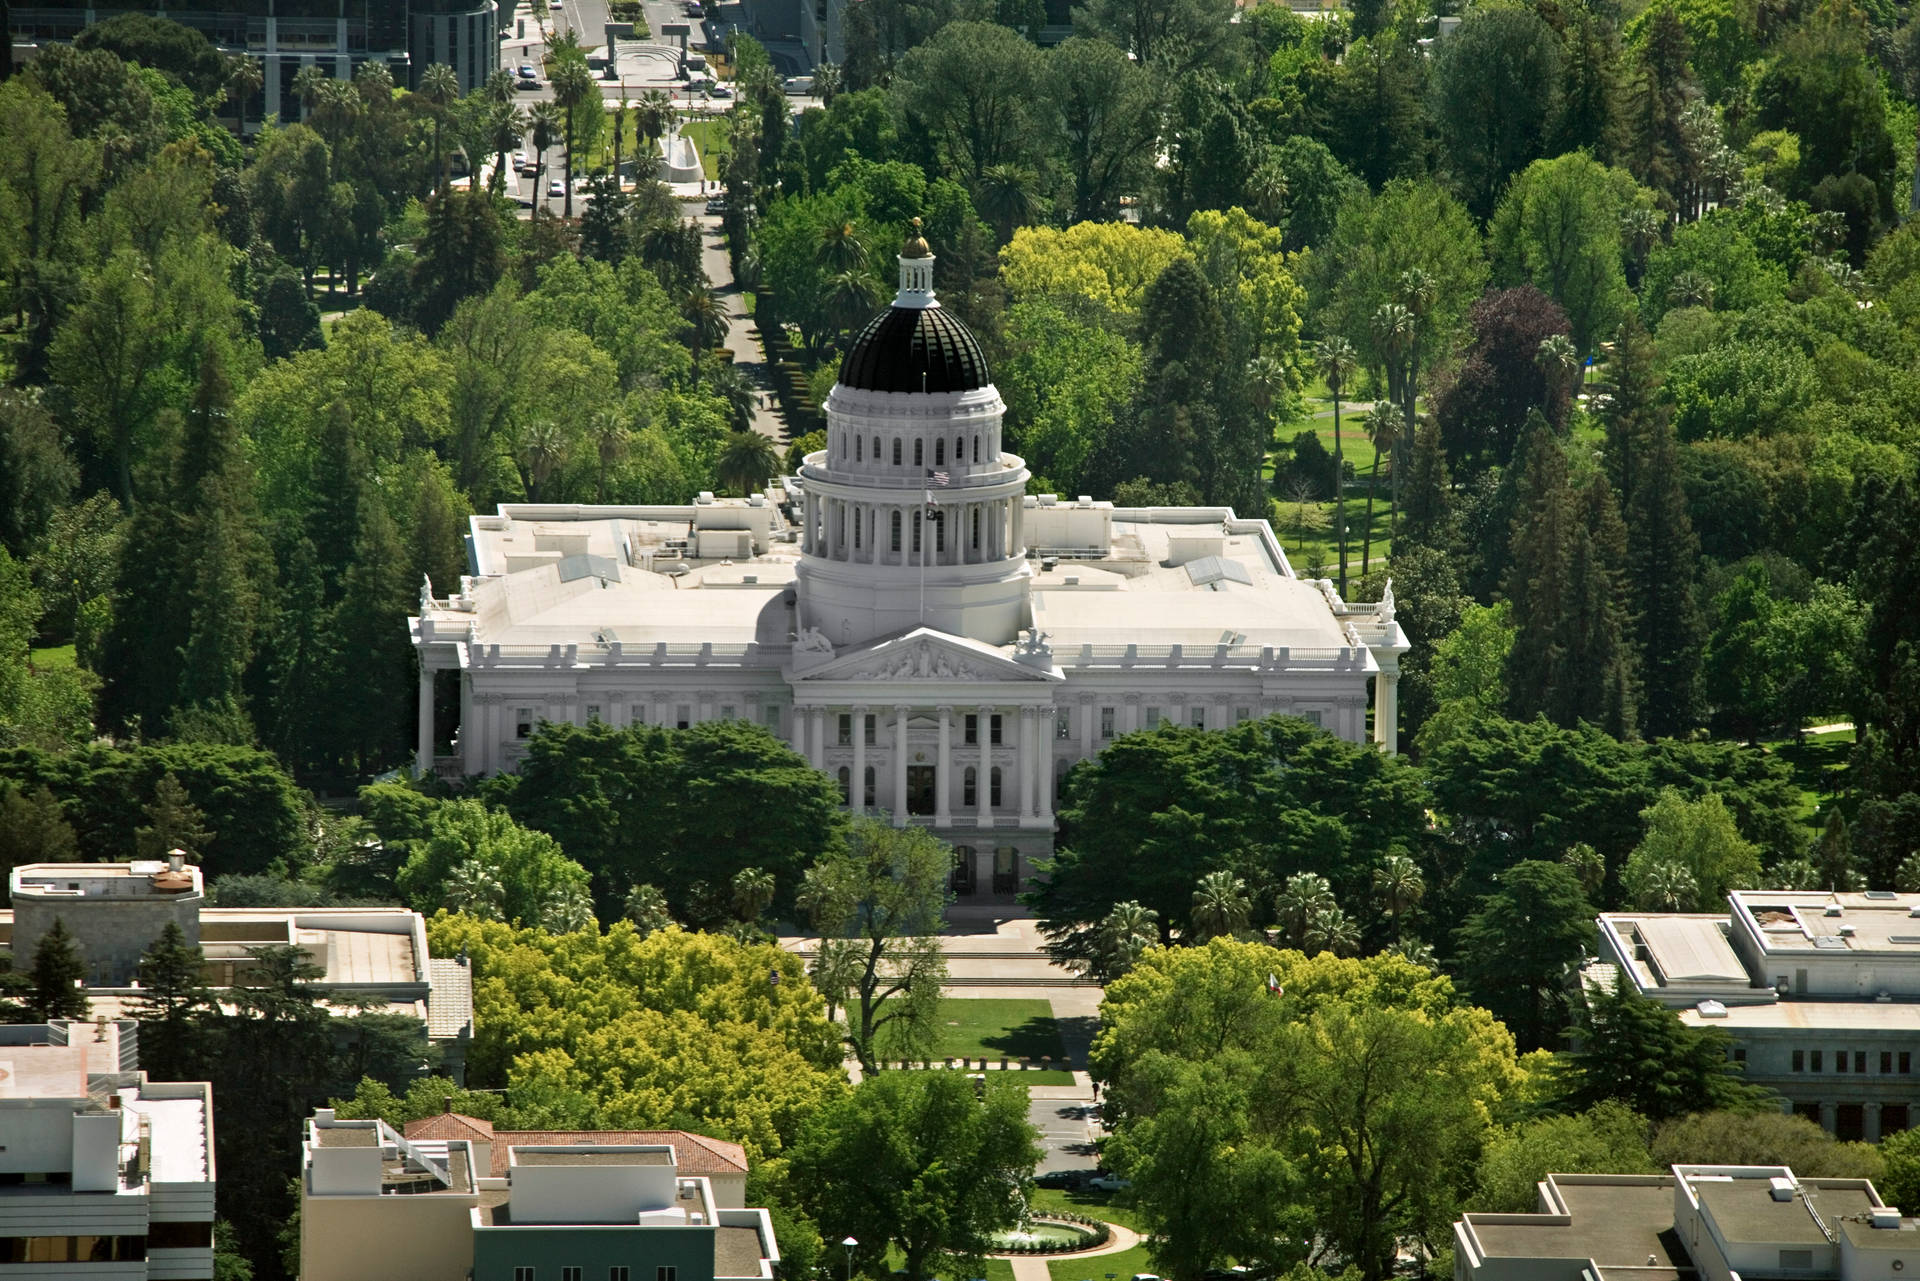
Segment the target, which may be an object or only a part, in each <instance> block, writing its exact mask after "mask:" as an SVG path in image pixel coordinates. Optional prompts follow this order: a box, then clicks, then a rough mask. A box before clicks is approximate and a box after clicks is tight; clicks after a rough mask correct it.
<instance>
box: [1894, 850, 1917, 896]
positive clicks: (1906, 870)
mask: <svg viewBox="0 0 1920 1281" xmlns="http://www.w3.org/2000/svg"><path fill="white" fill-rule="evenodd" d="M1893 888H1894V889H1896V890H1899V891H1900V892H1901V893H1902V894H1915V893H1920V854H1909V855H1907V856H1906V857H1905V858H1903V859H1901V860H1900V866H1899V867H1896V868H1895V869H1893Z"/></svg>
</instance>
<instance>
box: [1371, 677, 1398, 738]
mask: <svg viewBox="0 0 1920 1281" xmlns="http://www.w3.org/2000/svg"><path fill="white" fill-rule="evenodd" d="M1373 741H1374V742H1376V743H1378V744H1380V750H1381V751H1383V752H1385V753H1386V754H1387V755H1388V756H1392V755H1394V754H1395V753H1397V752H1398V751H1399V750H1400V673H1399V672H1397V671H1394V672H1381V673H1380V674H1379V675H1377V676H1375V677H1374V678H1373Z"/></svg>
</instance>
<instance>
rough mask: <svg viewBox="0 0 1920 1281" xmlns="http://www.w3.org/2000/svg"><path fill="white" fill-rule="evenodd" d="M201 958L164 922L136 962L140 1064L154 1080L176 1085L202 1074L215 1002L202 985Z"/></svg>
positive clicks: (175, 927)
mask: <svg viewBox="0 0 1920 1281" xmlns="http://www.w3.org/2000/svg"><path fill="white" fill-rule="evenodd" d="M205 964H206V956H205V953H203V952H202V951H201V950H200V947H199V945H198V944H194V943H189V942H187V938H186V935H185V934H183V933H182V932H181V930H180V926H179V925H178V924H176V923H175V922H173V921H168V922H167V925H166V928H165V929H163V930H161V931H160V937H158V938H156V939H155V940H154V941H153V944H152V945H151V946H150V947H148V948H147V950H146V952H145V953H144V954H143V955H142V956H141V957H140V994H139V997H138V998H137V1011H138V1012H137V1013H136V1014H135V1017H136V1018H137V1019H139V1021H140V1060H141V1062H142V1063H143V1064H144V1065H145V1066H146V1069H147V1071H148V1072H149V1073H151V1074H152V1075H153V1076H154V1078H155V1079H157V1080H162V1081H181V1080H190V1079H192V1074H193V1073H195V1072H198V1071H201V1070H203V1069H202V1066H201V1065H202V1064H203V1063H204V1062H205V1061H206V1054H207V1051H208V1050H209V1049H210V1048H211V1046H210V1045H209V1043H208V1040H209V1034H210V1031H211V1029H210V1027H209V1016H210V1015H212V1014H214V1013H216V1012H217V1011H218V1010H219V1005H218V1003H217V1002H216V1001H215V1000H214V998H213V994H212V993H211V992H210V991H209V990H208V988H207V986H206V984H205V983H204V982H203V981H202V980H201V977H200V975H201V969H202V967H203V966H204V965H205Z"/></svg>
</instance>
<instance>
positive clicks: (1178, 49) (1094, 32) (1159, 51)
mask: <svg viewBox="0 0 1920 1281" xmlns="http://www.w3.org/2000/svg"><path fill="white" fill-rule="evenodd" d="M1228 16H1229V14H1228V8H1227V5H1226V4H1225V3H1224V2H1223V0H1091V2H1090V3H1089V4H1087V5H1086V6H1085V7H1080V6H1076V7H1075V8H1074V11H1073V26H1074V34H1075V35H1088V36H1092V37H1095V38H1098V39H1102V40H1106V41H1108V42H1109V43H1111V44H1113V45H1115V46H1117V47H1119V48H1120V49H1122V50H1124V51H1126V52H1127V53H1128V54H1130V55H1132V58H1133V60H1134V61H1135V62H1136V63H1138V64H1139V65H1140V66H1142V67H1146V66H1151V65H1153V62H1154V59H1155V58H1159V59H1161V60H1163V61H1164V62H1165V63H1166V65H1167V68H1168V70H1169V71H1172V72H1174V73H1176V74H1180V73H1188V72H1192V71H1193V70H1195V69H1196V68H1198V67H1200V66H1202V65H1204V64H1206V63H1208V62H1211V61H1212V60H1213V58H1214V56H1215V54H1216V53H1217V51H1218V50H1219V49H1220V48H1221V46H1222V45H1224V44H1225V43H1226V40H1227V36H1228V32H1227V19H1228Z"/></svg>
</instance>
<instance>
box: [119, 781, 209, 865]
mask: <svg viewBox="0 0 1920 1281" xmlns="http://www.w3.org/2000/svg"><path fill="white" fill-rule="evenodd" d="M206 821H207V816H206V815H205V814H202V813H201V812H200V811H199V810H198V809H196V808H195V807H194V805H193V802H191V801H189V800H188V799H187V793H186V789H185V788H183V787H181V786H180V780H179V779H177V778H175V777H174V776H173V775H171V774H163V775H161V776H160V781H159V782H158V783H156V784H155V785H154V789H153V800H152V801H151V802H149V803H148V805H147V822H146V825H145V826H143V827H141V828H139V829H138V830H137V831H136V832H135V833H134V852H135V853H136V854H137V855H138V856H139V857H141V858H148V859H161V860H165V859H166V858H167V856H168V855H170V854H172V853H173V852H174V851H175V850H179V851H180V852H181V853H183V854H185V855H186V857H187V860H188V861H189V862H198V861H199V857H200V851H201V850H203V849H205V848H206V845H207V843H208V842H209V841H211V840H212V839H213V833H212V832H209V831H207V830H206V828H205V826H204V824H205V823H206Z"/></svg>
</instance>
